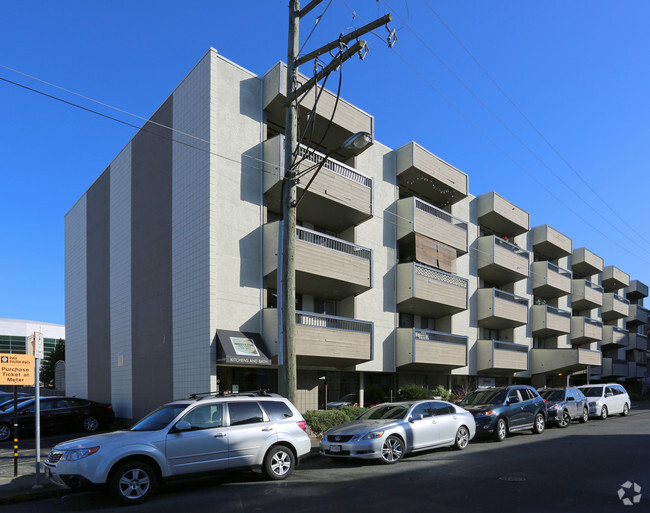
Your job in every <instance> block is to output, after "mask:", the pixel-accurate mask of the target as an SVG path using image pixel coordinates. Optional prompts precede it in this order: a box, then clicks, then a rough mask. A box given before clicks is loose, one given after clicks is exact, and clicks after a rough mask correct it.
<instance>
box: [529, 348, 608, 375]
mask: <svg viewBox="0 0 650 513" xmlns="http://www.w3.org/2000/svg"><path fill="white" fill-rule="evenodd" d="M601 358H602V357H601V354H600V351H591V350H589V349H531V350H530V368H531V373H532V374H548V373H559V372H563V373H571V372H577V371H581V370H585V369H586V368H587V367H599V366H600V365H601Z"/></svg>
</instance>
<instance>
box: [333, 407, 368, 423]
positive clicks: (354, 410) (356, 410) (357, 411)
mask: <svg viewBox="0 0 650 513" xmlns="http://www.w3.org/2000/svg"><path fill="white" fill-rule="evenodd" d="M339 411H342V412H343V413H345V415H346V416H347V418H348V422H349V421H351V420H354V419H356V418H357V417H358V416H359V415H361V414H362V413H363V412H364V411H366V408H362V407H361V406H341V407H340V408H339Z"/></svg>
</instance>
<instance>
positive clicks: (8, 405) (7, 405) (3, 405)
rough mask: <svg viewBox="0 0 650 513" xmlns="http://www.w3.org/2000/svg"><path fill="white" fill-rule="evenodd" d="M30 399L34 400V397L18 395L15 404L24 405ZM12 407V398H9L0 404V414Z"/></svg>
mask: <svg viewBox="0 0 650 513" xmlns="http://www.w3.org/2000/svg"><path fill="white" fill-rule="evenodd" d="M30 399H34V397H33V396H31V395H19V396H18V398H17V402H18V403H24V402H25V401H29V400H30ZM13 405H14V400H13V398H11V399H9V400H8V401H5V402H3V403H0V412H2V411H5V410H6V409H8V408H13ZM12 411H13V410H12Z"/></svg>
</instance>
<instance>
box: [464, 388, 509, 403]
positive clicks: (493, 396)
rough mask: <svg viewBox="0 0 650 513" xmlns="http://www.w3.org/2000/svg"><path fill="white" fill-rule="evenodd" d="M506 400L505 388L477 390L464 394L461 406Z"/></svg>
mask: <svg viewBox="0 0 650 513" xmlns="http://www.w3.org/2000/svg"><path fill="white" fill-rule="evenodd" d="M505 400H506V390H477V391H476V392H472V393H471V394H469V395H468V396H466V397H465V398H464V399H463V400H462V401H461V402H460V405H461V406H476V405H478V404H501V403H503V402H504V401H505Z"/></svg>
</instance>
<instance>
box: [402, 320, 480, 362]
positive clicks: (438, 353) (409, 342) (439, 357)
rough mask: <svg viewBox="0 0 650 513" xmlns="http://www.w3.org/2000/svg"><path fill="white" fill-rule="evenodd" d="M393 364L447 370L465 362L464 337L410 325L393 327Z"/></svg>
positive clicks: (465, 342)
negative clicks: (394, 330)
mask: <svg viewBox="0 0 650 513" xmlns="http://www.w3.org/2000/svg"><path fill="white" fill-rule="evenodd" d="M396 356H397V367H399V368H400V369H404V370H422V371H447V370H450V369H457V368H459V367H465V366H466V365H467V337H461V336H458V335H451V334H449V333H440V332H437V331H430V330H419V329H413V328H398V329H397V355H396Z"/></svg>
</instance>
